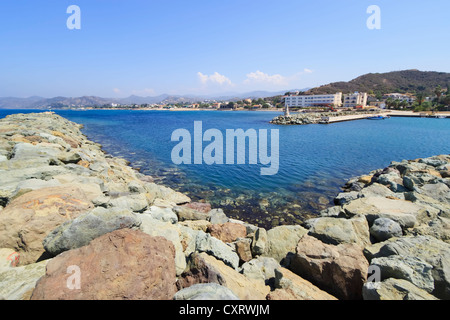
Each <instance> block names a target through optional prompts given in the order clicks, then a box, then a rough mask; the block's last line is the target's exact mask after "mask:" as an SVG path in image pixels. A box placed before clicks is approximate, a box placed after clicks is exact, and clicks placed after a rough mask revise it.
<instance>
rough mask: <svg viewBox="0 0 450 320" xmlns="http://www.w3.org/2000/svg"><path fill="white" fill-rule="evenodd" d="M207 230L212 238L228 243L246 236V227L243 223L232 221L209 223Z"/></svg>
mask: <svg viewBox="0 0 450 320" xmlns="http://www.w3.org/2000/svg"><path fill="white" fill-rule="evenodd" d="M208 232H209V233H210V234H211V236H213V237H214V238H217V239H219V240H221V241H223V242H228V243H230V242H233V241H236V239H237V238H245V237H246V236H247V228H246V227H245V226H244V225H242V224H238V223H232V222H227V223H224V224H213V225H210V226H209V227H208Z"/></svg>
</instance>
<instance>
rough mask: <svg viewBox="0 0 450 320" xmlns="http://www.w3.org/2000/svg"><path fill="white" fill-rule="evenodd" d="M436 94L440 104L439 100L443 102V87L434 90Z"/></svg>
mask: <svg viewBox="0 0 450 320" xmlns="http://www.w3.org/2000/svg"><path fill="white" fill-rule="evenodd" d="M434 94H435V95H436V98H437V103H439V100H441V96H442V87H441V86H440V85H438V86H437V87H436V89H434Z"/></svg>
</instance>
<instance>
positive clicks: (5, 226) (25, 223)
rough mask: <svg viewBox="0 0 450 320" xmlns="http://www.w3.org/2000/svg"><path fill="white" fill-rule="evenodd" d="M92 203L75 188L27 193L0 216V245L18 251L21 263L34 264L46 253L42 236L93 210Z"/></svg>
mask: <svg viewBox="0 0 450 320" xmlns="http://www.w3.org/2000/svg"><path fill="white" fill-rule="evenodd" d="M92 208H93V205H92V203H91V202H90V201H89V200H88V199H87V198H86V196H85V194H84V193H83V192H82V191H81V190H80V189H79V188H76V187H71V186H59V187H53V188H45V189H39V190H35V191H31V192H28V193H26V194H24V195H22V196H20V197H18V198H16V199H14V200H13V201H11V203H10V204H9V205H8V206H7V207H6V208H5V209H4V210H3V211H2V214H1V215H0V247H3V248H12V249H15V250H16V251H17V252H18V253H20V265H26V264H30V263H34V262H36V261H38V260H39V258H40V257H41V256H42V254H43V253H44V252H45V250H44V247H43V245H42V241H43V240H44V238H45V237H46V236H47V235H48V234H49V233H50V232H51V231H53V230H54V229H55V228H57V227H58V226H59V225H61V224H62V223H64V222H66V221H67V220H72V219H74V218H76V217H78V216H79V215H81V214H83V213H86V212H87V211H88V210H90V209H92Z"/></svg>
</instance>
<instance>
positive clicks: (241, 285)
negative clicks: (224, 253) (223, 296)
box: [177, 253, 270, 300]
mask: <svg viewBox="0 0 450 320" xmlns="http://www.w3.org/2000/svg"><path fill="white" fill-rule="evenodd" d="M189 266H190V269H189V271H187V272H185V273H184V274H183V275H182V276H181V277H180V278H179V279H178V283H177V285H178V287H179V289H184V288H188V287H190V286H193V285H195V284H200V283H217V284H219V285H221V286H224V287H226V288H228V289H230V290H231V291H232V292H233V293H234V294H236V296H237V297H239V299H241V300H265V299H266V296H267V294H268V293H269V292H270V287H269V286H266V285H264V282H263V281H261V280H255V279H249V278H247V277H246V276H244V275H243V274H241V273H239V272H238V271H236V270H234V269H233V268H230V267H228V266H227V265H225V264H224V263H223V262H222V261H219V260H217V259H216V258H214V257H213V256H210V255H208V254H206V253H194V254H193V255H192V256H191V260H190V263H189Z"/></svg>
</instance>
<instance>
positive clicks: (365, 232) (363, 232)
mask: <svg viewBox="0 0 450 320" xmlns="http://www.w3.org/2000/svg"><path fill="white" fill-rule="evenodd" d="M308 234H309V235H310V236H313V237H315V238H317V239H319V240H321V241H322V242H324V243H327V244H333V245H339V244H341V243H356V244H359V245H361V246H362V247H364V246H366V245H367V244H370V235H369V225H368V223H367V220H366V218H365V217H363V216H356V217H354V218H352V219H339V218H318V219H314V220H313V221H311V228H310V229H309V232H308Z"/></svg>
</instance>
